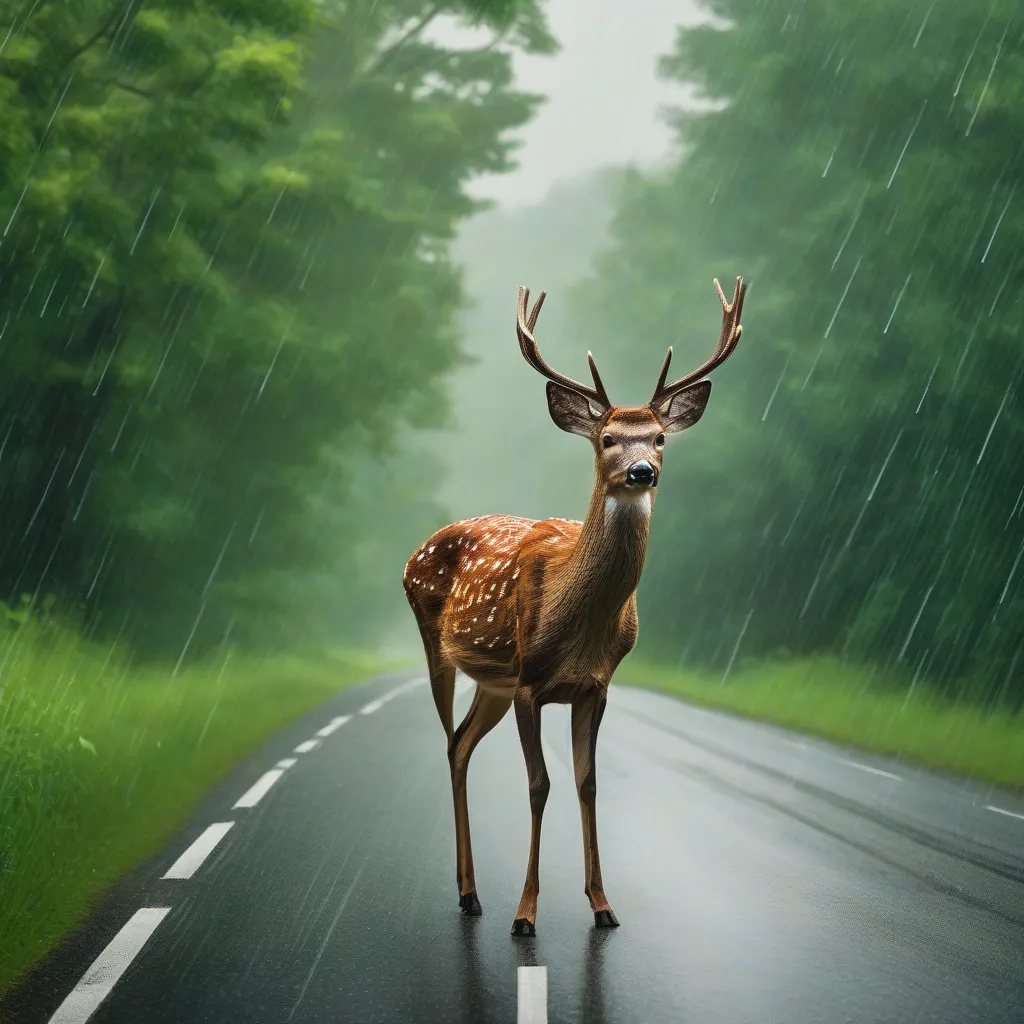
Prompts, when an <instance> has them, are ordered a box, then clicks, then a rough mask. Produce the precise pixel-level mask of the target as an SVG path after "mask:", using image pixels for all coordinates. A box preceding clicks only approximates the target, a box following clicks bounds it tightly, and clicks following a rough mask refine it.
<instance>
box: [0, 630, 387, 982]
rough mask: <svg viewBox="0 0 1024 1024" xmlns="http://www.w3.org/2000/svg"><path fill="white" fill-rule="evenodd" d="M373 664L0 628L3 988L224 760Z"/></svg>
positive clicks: (185, 810)
mask: <svg viewBox="0 0 1024 1024" xmlns="http://www.w3.org/2000/svg"><path fill="white" fill-rule="evenodd" d="M381 667H382V666H381V664H380V663H379V662H377V661H375V660H373V659H372V658H370V657H368V656H366V655H360V654H357V653H349V652H335V653H333V654H330V655H323V656H319V657H315V658H312V657H311V658H295V657H277V658H270V659H266V658H262V659H257V658H251V657H246V656H243V655H239V654H237V653H234V654H232V653H231V652H226V653H224V654H222V655H221V656H220V657H219V659H217V660H216V661H215V662H211V663H208V664H201V665H194V666H189V667H184V668H182V669H181V670H180V671H178V672H177V673H175V672H174V668H173V666H167V667H165V668H157V667H142V668H132V667H131V666H129V665H128V664H127V662H125V661H124V660H123V659H122V658H121V656H120V655H119V654H118V653H117V652H116V651H109V650H106V649H102V650H101V649H97V648H96V647H93V646H91V645H89V644H87V643H85V642H84V641H82V640H81V639H80V638H79V637H78V636H77V635H76V634H74V633H71V632H68V631H66V630H60V629H57V628H46V627H42V626H39V625H32V624H29V625H28V626H25V627H22V628H21V629H19V630H16V631H8V630H7V629H3V630H0V994H2V993H3V992H4V991H6V990H7V989H8V988H9V987H10V985H11V984H12V983H13V982H14V980H15V979H16V978H17V977H18V976H19V975H20V974H22V973H23V972H24V971H25V970H27V969H28V968H29V967H31V965H32V964H33V963H35V962H36V961H38V960H39V959H40V958H41V957H42V956H44V955H45V954H46V953H47V952H48V951H49V950H50V949H51V948H52V947H53V946H54V944H55V943H56V942H57V941H58V940H59V939H60V938H61V937H62V936H63V935H64V934H65V933H66V932H67V931H69V930H70V929H72V928H74V927H75V926H76V925H77V924H79V923H80V922H81V921H82V920H83V919H84V918H85V916H86V915H87V914H88V912H89V910H90V908H91V907H92V906H93V905H94V904H95V902H96V901H97V899H98V898H99V897H100V895H101V894H102V892H103V890H104V889H105V888H106V887H107V886H108V885H109V884H110V883H111V882H113V881H114V880H115V879H116V878H117V877H118V876H119V875H121V874H122V873H123V872H125V871H126V870H127V869H129V868H130V867H132V866H133V865H134V864H136V863H138V862H139V861H140V860H142V859H144V858H145V857H147V856H149V855H150V854H152V853H154V852H156V851H157V850H159V849H160V848H161V847H162V846H163V845H164V844H165V843H166V842H167V840H168V838H169V837H170V836H171V835H172V834H173V832H174V831H175V829H177V828H178V827H179V826H180V825H181V824H182V823H183V822H184V821H185V820H186V818H187V816H188V814H189V811H190V810H191V808H192V807H194V806H195V804H196V802H197V801H198V800H199V799H200V798H201V797H202V796H203V795H204V794H205V793H206V792H207V791H208V790H209V789H210V787H211V786H212V785H213V783H215V782H216V781H217V779H219V778H220V777H222V776H223V775H224V773H225V772H226V771H227V770H228V769H229V768H230V767H231V766H232V765H233V764H235V763H236V762H237V761H239V760H240V759H241V758H242V757H244V756H245V755H246V754H247V753H249V752H251V751H253V750H254V749H256V748H257V747H258V746H259V745H260V743H261V741H262V740H263V739H264V738H265V737H266V736H268V735H269V734H270V733H272V732H273V731H274V730H275V729H277V728H278V727H279V726H281V725H282V724H283V723H285V722H287V721H289V720H291V719H294V718H296V717H297V716H299V715H301V714H302V713H303V712H305V711H307V710H309V709H310V708H312V707H314V706H315V705H316V704H318V703H319V702H320V701H322V700H323V699H325V698H326V697H328V696H330V695H331V694H332V693H334V692H336V691H337V690H339V689H340V688H341V687H343V686H345V685H346V684H348V683H351V682H354V681H356V680H358V679H361V678H365V677H367V676H369V675H371V674H373V673H374V672H376V671H377V670H379V669H380V668H381Z"/></svg>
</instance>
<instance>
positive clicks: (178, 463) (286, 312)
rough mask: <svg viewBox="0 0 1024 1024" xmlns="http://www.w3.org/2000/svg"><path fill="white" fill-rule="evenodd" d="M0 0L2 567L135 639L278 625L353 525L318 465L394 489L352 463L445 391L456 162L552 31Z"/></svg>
mask: <svg viewBox="0 0 1024 1024" xmlns="http://www.w3.org/2000/svg"><path fill="white" fill-rule="evenodd" d="M7 8H8V11H7V17H6V18H0V24H2V22H6V26H7V27H8V28H9V29H10V31H9V32H7V33H6V35H7V42H6V43H5V44H4V47H3V49H2V51H0V98H2V99H3V101H4V102H3V111H2V113H0V137H2V139H3V143H2V149H0V221H2V222H3V223H4V224H6V226H7V227H6V232H5V234H4V237H3V247H2V250H0V260H2V261H3V270H2V278H0V308H2V309H3V310H4V316H5V333H6V337H7V339H8V340H7V344H8V348H7V350H6V356H7V358H5V374H4V378H3V382H2V384H0V388H2V389H3V390H2V393H0V416H2V417H3V430H4V435H5V436H6V438H7V444H6V445H5V452H6V456H7V458H6V460H5V461H3V462H0V475H2V481H0V483H2V487H3V496H4V500H3V506H2V508H0V517H2V525H3V527H4V529H3V541H2V544H3V548H2V549H0V582H2V584H3V589H5V590H7V591H8V593H9V594H11V595H12V596H15V595H16V594H17V593H19V592H21V591H28V592H33V591H35V592H42V591H53V592H55V593H56V594H57V595H58V596H59V598H60V599H61V601H62V603H64V604H65V605H76V606H79V607H81V608H82V610H83V612H84V614H85V615H86V616H87V618H88V620H89V622H90V628H91V629H92V630H99V631H101V632H107V633H111V634H114V633H116V634H118V635H122V636H124V637H125V638H129V639H132V640H133V641H134V642H136V643H137V644H141V645H142V646H143V647H144V649H147V650H150V651H153V652H166V651H177V650H178V649H180V648H181V647H182V645H183V644H186V642H187V643H188V644H189V645H191V649H193V650H195V649H201V648H202V647H204V646H206V645H207V644H209V643H215V642H217V641H219V640H220V639H221V638H222V637H223V636H224V635H225V634H227V633H228V632H229V631H230V632H231V633H232V635H234V636H235V637H236V638H240V639H243V640H246V641H248V642H257V641H260V642H270V641H273V642H279V641H280V640H281V639H282V637H286V638H290V639H294V638H295V636H296V635H297V631H298V630H300V629H301V626H302V624H303V622H304V621H307V619H308V617H307V615H305V614H304V613H305V612H307V611H308V607H307V606H308V604H309V603H310V602H316V603H319V604H322V603H323V602H324V601H325V600H327V598H326V597H325V596H324V594H323V593H322V592H321V591H320V590H319V589H318V586H314V585H313V582H314V581H319V582H320V584H322V583H323V580H324V579H325V578H326V575H327V574H326V573H325V558H328V557H330V556H332V555H333V556H334V557H342V556H343V553H344V551H345V550H347V549H348V548H350V547H352V548H358V547H359V545H360V543H361V540H360V538H362V537H366V536H371V537H372V536H373V535H374V532H375V531H376V530H377V529H378V526H379V523H378V521H377V520H376V519H375V518H374V517H373V516H372V515H367V516H364V517H363V518H362V519H361V520H356V519H354V518H353V517H351V516H348V517H345V516H342V517H341V519H339V518H338V517H337V516H334V517H332V516H330V515H325V513H324V503H323V499H322V495H323V493H324V486H325V481H329V487H330V493H331V495H332V499H333V500H335V501H337V502H339V503H342V504H344V503H346V502H349V501H350V500H355V501H356V503H357V504H358V507H360V508H363V509H368V504H367V502H366V501H365V500H363V498H364V496H365V494H366V493H370V494H373V493H375V492H376V493H378V494H380V495H381V496H382V497H383V496H385V495H386V496H387V497H388V499H389V500H391V501H396V502H400V501H402V500H403V499H405V500H409V501H411V500H412V499H413V496H414V494H415V491H414V490H413V489H412V487H410V488H409V490H403V489H402V487H401V486H400V484H398V485H396V484H394V483H392V484H390V485H389V486H388V487H385V488H381V487H380V484H379V481H378V480H375V478H374V476H375V473H374V470H375V469H376V471H377V473H378V474H381V475H383V474H384V473H386V472H387V467H388V465H389V464H388V462H387V459H388V457H389V452H390V451H391V450H392V448H393V444H392V438H393V437H394V434H395V431H396V429H398V428H399V427H400V425H401V424H403V423H409V424H427V423H435V424H436V423H439V422H442V421H443V418H444V416H445V414H446V405H445V402H444V396H443V392H442V390H441V388H440V386H439V383H438V382H439V380H440V378H441V376H442V375H443V374H444V373H445V371H446V370H447V369H448V368H449V367H451V366H452V365H453V364H454V363H455V361H456V360H457V359H458V339H457V335H456V332H455V331H454V330H453V328H452V326H451V317H452V313H453V311H454V310H455V309H456V308H457V306H458V305H459V303H460V301H461V290H460V281H459V276H458V274H457V273H456V272H455V270H454V268H453V267H452V265H451V264H450V261H449V259H448V255H447V246H448V243H449V240H450V238H451V236H452V234H453V231H454V226H455V224H456V223H457V222H458V220H459V219H460V218H462V217H464V216H465V215H466V214H468V213H469V212H471V211H472V210H473V209H474V204H473V202H472V201H471V200H470V199H469V198H468V197H467V196H466V194H465V192H464V188H463V186H464V184H465V182H466V180H467V179H468V178H470V177H471V176H473V175H474V174H477V173H480V172H482V171H500V170H503V169H505V168H507V167H509V166H510V143H509V142H508V141H507V133H508V130H509V129H511V128H514V127H516V126H517V125H519V124H521V123H522V122H523V121H525V120H526V119H527V118H528V117H529V116H530V114H531V111H532V109H533V108H534V106H535V104H536V102H537V101H538V98H537V97H534V96H531V95H527V94H522V93H519V92H516V91H515V90H514V88H513V87H512V82H511V69H510V54H511V51H512V50H514V49H515V48H525V49H528V50H531V51H534V52H546V51H549V50H550V49H552V47H553V41H552V40H551V38H550V37H549V36H548V35H547V33H546V31H545V29H544V26H543V21H542V19H541V17H540V14H539V12H538V9H537V7H536V5H535V3H534V2H533V0H522V2H517V3H511V2H506V3H501V4H496V5H482V4H478V3H462V2H458V0H452V2H450V3H436V4H435V3H427V2H420V0H404V2H394V3H376V2H370V0H363V2H354V3H349V2H341V0H325V2H322V3H315V4H314V3H312V2H310V0H261V2H245V3H243V2H240V0H194V2H190V3H187V4H165V5H163V6H146V7H141V6H140V5H136V4H132V3H125V4H120V5H119V4H113V5H108V4H100V3H93V2H83V3H76V4H74V5H69V4H65V3H61V2H57V0H54V2H45V0H44V2H41V3H38V4H35V5H33V7H32V8H31V10H29V11H28V12H27V13H25V12H23V11H21V10H18V11H17V12H16V11H14V9H13V5H7ZM443 17H448V18H457V19H461V20H463V21H469V22H471V23H474V24H477V25H479V26H482V27H484V28H488V29H489V30H490V39H489V42H488V44H486V45H483V46H481V47H480V48H478V49H475V50H462V51H458V50H454V49H450V48H446V47H444V46H442V45H439V44H436V43H432V42H430V41H429V40H428V38H427V36H426V31H427V30H428V29H429V28H430V26H431V24H432V22H434V21H435V20H437V19H439V18H443ZM15 338H16V339H17V343H16V344H15V345H11V341H12V340H13V339H15ZM368 459H369V461H368ZM341 522H344V529H345V536H344V538H343V540H344V543H343V544H341V545H340V546H341V548H342V551H341V553H339V550H338V549H339V543H338V540H339V539H338V538H337V537H335V536H331V537H330V538H329V540H328V537H327V531H329V530H330V529H332V528H335V527H338V526H339V524H340V523H341ZM304 574H308V581H309V585H308V586H307V585H304V583H303V580H304V579H305V578H306V577H305V576H304ZM396 578H397V577H396ZM355 589H356V588H353V587H352V586H351V581H348V582H347V583H346V582H343V581H341V580H339V581H338V584H337V587H336V589H335V592H334V600H335V601H336V602H338V603H340V605H342V606H344V604H345V602H346V601H347V602H348V603H349V607H350V608H354V607H357V602H358V597H357V596H356V595H355V594H354V593H353V591H354V590H355ZM304 593H305V594H306V595H307V600H306V601H305V602H303V601H302V600H301V599H300V598H301V596H302V595H303V594H304ZM293 602H294V603H293ZM286 605H289V606H290V607H291V609H292V614H291V615H284V614H282V613H283V609H284V608H285V606H286ZM338 618H339V626H340V625H341V624H343V622H344V615H340V616H339V617H338ZM271 622H273V623H274V624H275V625H276V628H274V629H269V628H268V626H269V624H270V623H271Z"/></svg>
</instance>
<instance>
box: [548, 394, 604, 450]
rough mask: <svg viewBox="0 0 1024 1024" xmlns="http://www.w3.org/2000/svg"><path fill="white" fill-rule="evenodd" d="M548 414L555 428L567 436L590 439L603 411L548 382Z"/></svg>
mask: <svg viewBox="0 0 1024 1024" xmlns="http://www.w3.org/2000/svg"><path fill="white" fill-rule="evenodd" d="M547 393H548V412H549V413H551V418H552V419H553V420H554V421H555V426H556V427H559V428H561V429H562V430H564V431H566V432H567V433H569V434H579V435H580V436H581V437H590V435H591V434H592V433H593V432H594V424H595V423H597V421H598V420H599V419H600V418H601V416H602V415H603V412H604V410H602V409H597V408H596V407H595V406H594V405H593V403H592V402H591V401H590V400H589V399H588V398H584V396H583V395H580V394H577V393H576V392H575V391H572V390H570V389H569V388H564V387H562V385H561V384H556V383H555V382H554V381H553V380H549V381H548V386H547Z"/></svg>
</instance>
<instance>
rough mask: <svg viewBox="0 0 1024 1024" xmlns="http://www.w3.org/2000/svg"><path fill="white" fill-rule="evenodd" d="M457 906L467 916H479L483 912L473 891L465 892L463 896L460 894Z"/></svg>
mask: <svg viewBox="0 0 1024 1024" xmlns="http://www.w3.org/2000/svg"><path fill="white" fill-rule="evenodd" d="M459 906H460V907H462V912H463V913H464V914H465V915H466V916H467V917H479V916H480V915H481V914H482V913H483V912H484V908H483V907H481V906H480V901H479V900H478V899H477V896H476V893H475V892H467V893H466V895H465V896H460V897H459Z"/></svg>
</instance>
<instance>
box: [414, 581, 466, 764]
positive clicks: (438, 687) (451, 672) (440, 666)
mask: <svg viewBox="0 0 1024 1024" xmlns="http://www.w3.org/2000/svg"><path fill="white" fill-rule="evenodd" d="M409 603H410V604H411V605H412V608H413V611H414V613H415V615H416V625H417V626H418V627H419V631H420V639H422V641H423V653H424V654H425V655H426V657H427V672H428V674H429V675H430V692H431V694H432V695H433V697H434V706H435V707H436V708H437V714H438V716H439V717H440V719H441V725H442V726H443V727H444V733H445V736H446V737H447V740H448V745H449V746H451V742H452V731H453V729H454V721H453V718H452V705H453V704H454V703H455V666H454V665H452V664H451V663H450V662H447V661H445V659H444V657H443V656H442V655H441V634H440V632H439V631H438V630H437V629H435V628H434V627H433V626H431V625H428V624H427V623H426V622H424V620H423V611H422V609H421V608H420V605H419V602H418V601H417V600H416V598H415V596H414V595H412V594H409Z"/></svg>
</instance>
